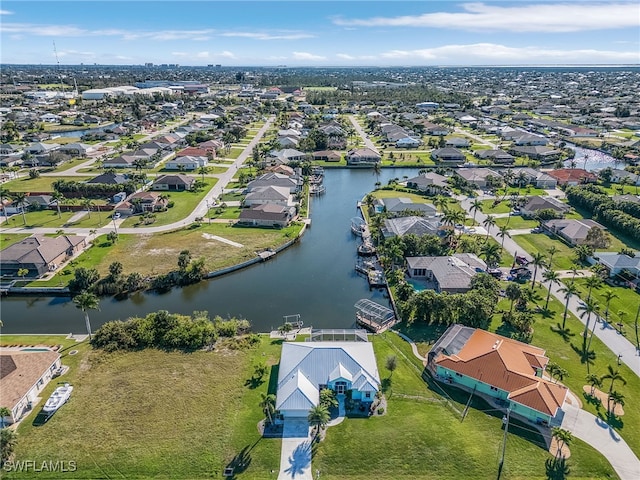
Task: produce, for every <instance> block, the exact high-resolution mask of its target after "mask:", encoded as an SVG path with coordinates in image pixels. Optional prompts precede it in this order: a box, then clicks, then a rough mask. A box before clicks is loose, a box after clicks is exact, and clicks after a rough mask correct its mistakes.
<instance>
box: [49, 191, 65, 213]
mask: <svg viewBox="0 0 640 480" xmlns="http://www.w3.org/2000/svg"><path fill="white" fill-rule="evenodd" d="M51 198H53V199H54V200H55V201H56V208H57V209H58V218H61V217H62V213H61V212H60V204H61V203H62V201H63V200H64V195H63V194H62V193H60V192H58V191H57V190H56V191H55V192H53V193H52V194H51Z"/></svg>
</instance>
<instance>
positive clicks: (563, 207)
mask: <svg viewBox="0 0 640 480" xmlns="http://www.w3.org/2000/svg"><path fill="white" fill-rule="evenodd" d="M570 209H571V207H569V205H567V204H566V203H563V202H561V201H560V200H558V199H557V198H554V197H549V196H546V197H541V196H539V195H534V196H533V197H529V199H528V200H527V203H526V204H525V205H524V206H523V207H522V208H521V209H520V212H521V213H522V216H523V217H525V218H532V217H535V216H536V214H537V213H538V212H539V211H540V210H554V211H555V212H556V214H557V215H558V216H564V215H565V214H566V213H567V212H569V210H570Z"/></svg>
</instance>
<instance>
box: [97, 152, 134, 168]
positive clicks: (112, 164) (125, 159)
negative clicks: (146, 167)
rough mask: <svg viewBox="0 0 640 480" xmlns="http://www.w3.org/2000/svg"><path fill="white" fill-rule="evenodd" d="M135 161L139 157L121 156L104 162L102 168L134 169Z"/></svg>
mask: <svg viewBox="0 0 640 480" xmlns="http://www.w3.org/2000/svg"><path fill="white" fill-rule="evenodd" d="M136 160H140V157H136V156H133V155H130V154H123V155H120V156H119V157H115V158H108V159H106V160H104V161H103V162H102V166H103V167H104V168H134V167H135V166H136Z"/></svg>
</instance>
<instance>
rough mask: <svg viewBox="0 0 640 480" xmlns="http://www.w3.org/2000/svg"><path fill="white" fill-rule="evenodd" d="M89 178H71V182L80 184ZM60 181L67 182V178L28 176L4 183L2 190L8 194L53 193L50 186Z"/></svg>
mask: <svg viewBox="0 0 640 480" xmlns="http://www.w3.org/2000/svg"><path fill="white" fill-rule="evenodd" d="M90 178H91V177H73V180H74V181H76V182H82V181H84V180H89V179H90ZM60 179H64V180H69V177H43V176H40V177H38V178H29V176H27V177H24V178H19V179H17V180H11V181H9V182H6V183H5V184H4V188H6V189H7V190H8V191H9V192H53V187H52V186H51V184H52V183H53V182H55V181H56V180H60Z"/></svg>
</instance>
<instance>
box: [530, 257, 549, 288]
mask: <svg viewBox="0 0 640 480" xmlns="http://www.w3.org/2000/svg"><path fill="white" fill-rule="evenodd" d="M531 263H533V277H531V290H533V289H534V288H535V286H536V275H537V274H538V267H545V266H546V261H545V256H544V255H543V254H542V252H536V253H534V254H533V255H532V256H531Z"/></svg>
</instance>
